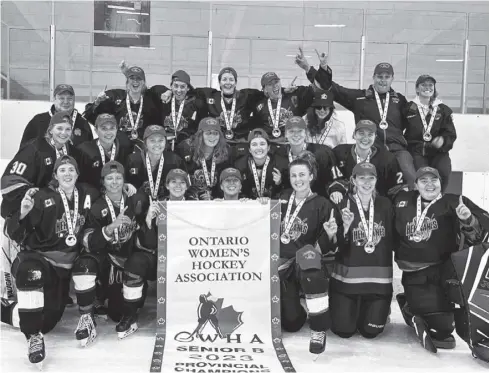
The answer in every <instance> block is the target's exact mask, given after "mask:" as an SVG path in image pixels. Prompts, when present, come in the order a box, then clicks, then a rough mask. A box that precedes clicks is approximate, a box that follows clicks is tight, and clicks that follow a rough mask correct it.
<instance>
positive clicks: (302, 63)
mask: <svg viewBox="0 0 489 373" xmlns="http://www.w3.org/2000/svg"><path fill="white" fill-rule="evenodd" d="M295 63H296V64H297V66H299V67H300V68H301V69H303V70H304V71H305V72H308V71H309V69H310V68H311V65H309V62H308V61H307V58H306V57H305V56H304V52H303V51H302V48H301V47H299V53H297V55H296V56H295Z"/></svg>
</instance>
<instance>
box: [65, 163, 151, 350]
mask: <svg viewBox="0 0 489 373" xmlns="http://www.w3.org/2000/svg"><path fill="white" fill-rule="evenodd" d="M101 177H102V180H103V195H102V196H101V197H100V198H99V199H97V201H95V203H94V204H93V206H92V209H91V216H90V222H89V223H88V224H87V228H86V229H85V232H84V234H83V244H84V250H83V252H82V253H81V255H80V256H79V257H78V258H77V260H76V261H75V264H74V265H73V282H74V283H75V292H76V297H77V303H78V308H79V310H80V314H81V316H80V320H79V322H78V326H77V327H76V330H75V337H76V339H77V340H79V341H80V343H81V345H82V346H87V345H89V344H90V343H92V342H93V340H94V339H95V337H96V336H97V332H96V329H95V326H96V325H95V321H94V317H93V313H94V303H95V298H96V286H97V285H96V284H97V281H98V282H99V283H100V286H101V287H102V292H103V294H104V295H105V297H106V298H107V300H108V307H107V313H108V315H109V317H110V318H111V319H112V320H114V321H117V322H118V321H120V320H121V317H122V304H123V298H122V274H123V269H124V262H125V261H126V259H127V258H128V257H129V256H130V255H131V253H132V251H133V249H134V243H135V235H134V232H135V231H136V230H137V226H138V224H137V221H136V219H137V217H138V216H139V215H142V214H143V207H142V206H143V202H142V201H141V200H140V199H139V198H138V195H137V194H136V195H135V196H134V197H127V196H125V195H124V193H123V186H124V167H123V166H122V165H121V164H120V163H119V162H116V161H109V162H107V163H106V164H105V165H104V167H103V168H102V173H101ZM133 331H134V330H129V331H128V333H131V332H133Z"/></svg>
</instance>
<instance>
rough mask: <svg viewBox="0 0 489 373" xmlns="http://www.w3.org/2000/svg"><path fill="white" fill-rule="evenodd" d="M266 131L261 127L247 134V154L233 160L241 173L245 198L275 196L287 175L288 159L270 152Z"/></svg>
mask: <svg viewBox="0 0 489 373" xmlns="http://www.w3.org/2000/svg"><path fill="white" fill-rule="evenodd" d="M268 141H269V138H268V135H267V133H266V132H265V131H264V130H262V129H261V128H256V129H254V130H252V131H250V133H249V135H248V143H249V149H248V151H249V154H248V155H245V156H243V157H241V158H239V159H238V160H237V161H236V162H235V166H236V168H237V169H238V170H239V171H240V173H241V174H242V175H243V194H244V195H245V196H246V197H247V198H251V199H257V198H262V197H268V198H275V197H276V196H278V194H279V193H280V191H281V190H282V188H283V185H284V183H283V179H285V178H286V177H288V176H287V171H288V161H287V158H284V157H282V156H280V155H278V154H274V153H272V152H270V144H269V143H268Z"/></svg>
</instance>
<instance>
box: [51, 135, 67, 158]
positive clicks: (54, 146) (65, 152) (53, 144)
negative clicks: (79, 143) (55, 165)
mask: <svg viewBox="0 0 489 373" xmlns="http://www.w3.org/2000/svg"><path fill="white" fill-rule="evenodd" d="M49 143H50V144H51V145H52V147H53V148H54V150H55V151H56V159H58V158H59V157H61V156H63V155H68V149H67V148H66V144H63V146H62V147H61V151H60V150H59V149H58V148H57V147H56V143H55V142H54V140H53V139H51V141H50V142H49Z"/></svg>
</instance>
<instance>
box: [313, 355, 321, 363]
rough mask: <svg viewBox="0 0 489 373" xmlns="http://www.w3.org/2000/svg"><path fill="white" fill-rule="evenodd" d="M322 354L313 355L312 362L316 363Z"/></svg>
mask: <svg viewBox="0 0 489 373" xmlns="http://www.w3.org/2000/svg"><path fill="white" fill-rule="evenodd" d="M320 355H321V354H312V361H314V362H316V361H317V359H319V356H320Z"/></svg>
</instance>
